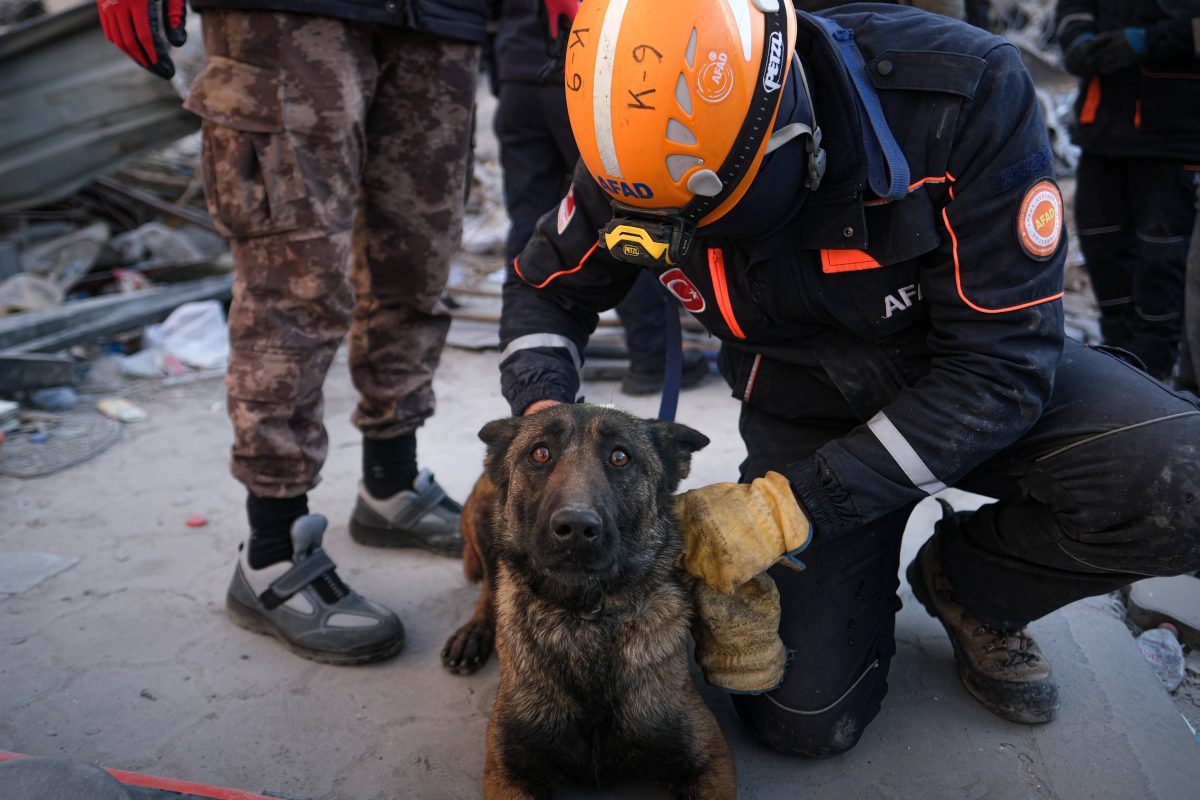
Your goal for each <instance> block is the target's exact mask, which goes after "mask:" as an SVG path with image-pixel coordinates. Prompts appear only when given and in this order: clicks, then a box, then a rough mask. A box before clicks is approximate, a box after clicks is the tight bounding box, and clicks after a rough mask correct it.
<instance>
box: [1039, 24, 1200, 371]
mask: <svg viewBox="0 0 1200 800" xmlns="http://www.w3.org/2000/svg"><path fill="white" fill-rule="evenodd" d="M1055 18H1056V30H1055V36H1056V38H1057V39H1058V42H1059V45H1060V47H1061V48H1062V52H1063V64H1064V66H1065V67H1066V69H1067V71H1068V72H1070V73H1071V74H1073V75H1075V76H1077V77H1078V78H1079V95H1078V98H1077V99H1076V102H1075V114H1076V119H1075V123H1074V125H1073V127H1072V131H1071V135H1072V139H1073V141H1074V142H1075V143H1076V144H1077V145H1079V146H1080V147H1081V148H1082V150H1083V152H1082V155H1081V157H1080V160H1079V169H1078V181H1077V183H1076V188H1075V217H1076V218H1075V222H1076V227H1077V229H1078V233H1079V246H1080V249H1081V250H1082V251H1083V255H1084V258H1085V260H1086V267H1087V271H1088V275H1089V276H1090V278H1091V282H1092V289H1093V291H1094V292H1095V295H1096V301H1097V303H1098V304H1099V306H1100V331H1101V335H1102V336H1103V338H1104V342H1105V343H1106V344H1108V345H1112V346H1115V347H1119V348H1122V349H1124V350H1127V351H1129V352H1131V353H1133V354H1134V355H1136V356H1137V357H1138V358H1139V359H1141V361H1142V363H1143V364H1144V365H1145V367H1146V370H1147V371H1148V372H1149V373H1150V374H1151V375H1153V376H1155V377H1156V378H1160V379H1167V378H1170V377H1171V375H1172V374H1173V372H1174V370H1175V366H1176V360H1177V357H1178V353H1179V342H1180V336H1181V332H1182V318H1183V302H1184V300H1183V298H1184V270H1185V266H1184V265H1185V262H1186V259H1187V250H1188V240H1189V239H1190V237H1191V231H1192V222H1193V219H1194V217H1195V213H1196V212H1195V209H1194V207H1193V202H1194V196H1195V195H1194V190H1193V188H1192V186H1193V178H1194V176H1195V175H1196V171H1197V170H1200V25H1197V24H1196V21H1197V19H1198V18H1200V2H1198V1H1197V0H1173V1H1172V0H1168V1H1166V2H1163V1H1161V0H1059V2H1058V5H1057V7H1056V9H1055Z"/></svg>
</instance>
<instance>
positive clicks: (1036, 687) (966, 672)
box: [905, 502, 1058, 724]
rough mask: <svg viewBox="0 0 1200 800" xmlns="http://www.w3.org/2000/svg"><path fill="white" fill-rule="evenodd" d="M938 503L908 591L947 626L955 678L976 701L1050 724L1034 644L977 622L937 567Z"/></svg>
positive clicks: (1053, 702) (1049, 687)
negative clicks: (935, 515) (934, 523)
mask: <svg viewBox="0 0 1200 800" xmlns="http://www.w3.org/2000/svg"><path fill="white" fill-rule="evenodd" d="M942 505H943V509H944V510H945V511H946V515H945V516H943V518H942V520H941V522H939V523H938V525H937V526H936V527H935V528H934V534H933V537H932V538H930V540H929V541H928V542H926V543H925V544H924V546H922V547H921V550H920V551H919V552H918V553H917V557H916V558H915V559H913V562H912V563H911V564H909V565H908V570H907V571H906V573H905V575H906V576H907V577H908V583H909V585H910V586H911V587H912V590H913V594H914V595H916V598H917V600H919V601H920V602H921V605H923V606H924V607H925V610H926V611H928V612H929V615H930V616H932V617H936V618H937V620H938V621H939V622H941V623H942V627H944V628H945V629H946V633H947V634H948V635H949V636H950V644H951V645H953V646H954V661H955V663H956V665H957V666H958V678H959V680H960V681H962V684H963V686H965V687H966V688H967V691H968V692H970V693H971V694H972V695H974V696H975V699H976V700H978V701H979V702H981V703H983V705H984V706H985V707H986V708H987V709H988V710H989V711H991V712H992V713H994V714H997V715H998V716H1001V717H1004V718H1005V719H1007V720H1011V721H1013V722H1023V723H1028V724H1037V723H1042V722H1049V721H1050V720H1052V719H1054V713H1055V711H1057V710H1058V687H1057V686H1055V684H1054V679H1053V678H1052V677H1051V675H1050V664H1049V663H1048V662H1047V661H1046V659H1045V657H1044V656H1043V655H1042V651H1041V649H1040V648H1039V647H1038V645H1037V642H1035V641H1034V640H1033V638H1032V637H1031V636H1030V635H1029V634H1028V633H1027V632H1025V631H1024V630H1019V631H1014V632H1011V633H1008V632H1005V631H998V630H994V629H992V628H989V627H987V626H986V625H983V624H982V623H980V622H979V620H977V619H975V618H974V617H972V616H971V614H970V613H969V612H968V611H967V610H966V608H964V607H963V606H962V604H961V603H959V601H958V597H957V595H955V593H954V588H953V587H952V586H950V582H949V581H948V580H947V579H946V575H945V573H944V572H943V571H942V562H941V556H940V553H941V543H942V540H941V538H940V537H941V536H942V535H943V534H942V533H940V532H939V528H941V526H942V525H943V524H944V523H945V522H946V520H947V518H950V517H951V515H952V512H953V510H952V509H950V506H949V505H948V504H946V503H944V502H943V503H942Z"/></svg>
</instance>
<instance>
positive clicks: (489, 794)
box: [483, 708, 551, 800]
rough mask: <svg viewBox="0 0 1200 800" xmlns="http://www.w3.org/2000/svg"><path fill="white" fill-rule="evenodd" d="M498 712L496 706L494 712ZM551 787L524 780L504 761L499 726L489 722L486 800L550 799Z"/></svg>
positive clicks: (485, 767) (485, 770) (484, 770)
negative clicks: (498, 731)
mask: <svg viewBox="0 0 1200 800" xmlns="http://www.w3.org/2000/svg"><path fill="white" fill-rule="evenodd" d="M495 713H496V710H495V708H493V709H492V714H493V715H494V714H495ZM550 796H551V794H550V787H549V786H546V785H544V784H541V783H535V782H533V781H529V780H523V779H521V778H519V777H518V776H517V775H515V774H514V773H513V771H512V770H510V769H509V768H508V766H507V765H506V764H505V763H504V756H503V750H502V747H501V745H500V743H499V734H498V733H497V726H496V725H495V724H493V723H492V722H490V721H489V722H488V732H487V756H486V757H485V759H484V763H483V797H484V800H550Z"/></svg>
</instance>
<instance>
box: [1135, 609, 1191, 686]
mask: <svg viewBox="0 0 1200 800" xmlns="http://www.w3.org/2000/svg"><path fill="white" fill-rule="evenodd" d="M1137 643H1138V646H1139V647H1141V648H1142V655H1144V656H1145V657H1146V660H1147V661H1149V662H1150V663H1151V664H1152V665H1153V666H1154V672H1155V673H1156V674H1157V675H1158V680H1159V681H1161V682H1162V685H1163V686H1165V687H1167V691H1168V692H1173V691H1175V690H1176V689H1178V688H1179V684H1180V683H1182V682H1183V646H1182V645H1181V644H1179V631H1178V630H1177V629H1176V628H1175V626H1174V625H1172V624H1171V623H1169V622H1164V623H1163V624H1161V625H1159V626H1158V627H1157V628H1151V629H1150V630H1148V631H1144V632H1143V633H1142V635H1141V636H1139V637H1137Z"/></svg>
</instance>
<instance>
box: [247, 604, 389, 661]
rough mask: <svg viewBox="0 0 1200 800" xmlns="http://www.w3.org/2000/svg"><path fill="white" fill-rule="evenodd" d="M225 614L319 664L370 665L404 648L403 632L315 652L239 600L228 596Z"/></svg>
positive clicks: (248, 628)
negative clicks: (351, 647)
mask: <svg viewBox="0 0 1200 800" xmlns="http://www.w3.org/2000/svg"><path fill="white" fill-rule="evenodd" d="M225 611H226V614H227V615H228V617H229V620H230V621H231V622H232V623H233V624H234V625H237V626H238V627H239V628H245V629H246V630H248V631H252V632H254V633H260V634H262V635H263V636H272V637H274V638H276V639H278V640H279V641H280V642H282V643H283V644H284V645H286V646H287V648H288V649H289V650H291V651H292V652H293V653H295V654H296V655H298V656H300V657H301V658H306V659H308V660H309V661H316V662H318V663H321V664H334V665H338V666H356V665H359V664H370V663H372V662H375V661H382V660H384V659H386V658H391V657H392V656H394V655H396V654H397V653H399V652H400V651H401V650H402V649H403V648H404V631H403V630H401V632H400V635H399V636H397V637H395V638H394V639H390V640H386V641H383V642H378V643H376V644H371V645H367V646H364V647H361V648H358V649H356V650H350V651H347V652H344V653H333V652H329V651H326V650H314V649H312V648H311V647H305V646H303V645H300V644H296V643H295V642H293V641H292V640H291V639H289V638H287V637H286V636H284V635H283V633H282V632H281V631H280V630H279V629H278V628H276V627H275V626H274V625H272V624H271V621H270V620H268V619H266V618H265V617H263V615H262V614H261V613H260V612H259V611H258V610H257V609H255V608H253V607H251V606H248V605H246V604H245V603H243V602H241V601H240V600H238V599H237V598H235V597H233V596H231V595H228V594H227V595H225Z"/></svg>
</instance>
